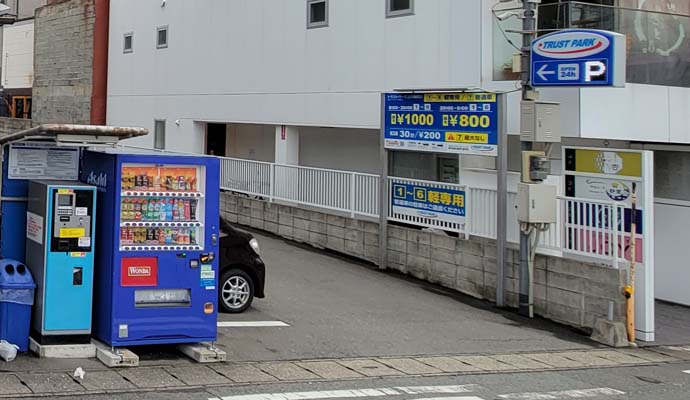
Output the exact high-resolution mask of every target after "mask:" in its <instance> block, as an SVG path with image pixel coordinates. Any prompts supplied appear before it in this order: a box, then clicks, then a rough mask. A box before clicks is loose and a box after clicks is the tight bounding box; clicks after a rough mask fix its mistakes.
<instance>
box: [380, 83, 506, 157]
mask: <svg viewBox="0 0 690 400" xmlns="http://www.w3.org/2000/svg"><path fill="white" fill-rule="evenodd" d="M384 113H385V115H384V119H385V126H384V132H385V133H384V135H385V142H384V145H385V147H386V148H388V149H394V150H410V151H426V152H434V153H452V154H473V155H485V156H487V155H488V156H495V155H497V154H498V150H497V147H498V102H497V98H496V94H494V93H426V94H416V93H388V94H386V95H385V105H384Z"/></svg>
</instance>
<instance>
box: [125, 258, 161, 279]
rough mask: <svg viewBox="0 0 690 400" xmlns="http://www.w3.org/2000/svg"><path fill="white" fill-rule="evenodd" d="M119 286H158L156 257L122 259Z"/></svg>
mask: <svg viewBox="0 0 690 400" xmlns="http://www.w3.org/2000/svg"><path fill="white" fill-rule="evenodd" d="M120 284H121V285H122V286H156V285H158V259H157V258H156V257H129V258H123V259H122V270H121V277H120Z"/></svg>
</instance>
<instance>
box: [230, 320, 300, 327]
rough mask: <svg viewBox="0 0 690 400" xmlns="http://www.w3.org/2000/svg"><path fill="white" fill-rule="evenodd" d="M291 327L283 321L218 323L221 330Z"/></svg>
mask: <svg viewBox="0 0 690 400" xmlns="http://www.w3.org/2000/svg"><path fill="white" fill-rule="evenodd" d="M276 326H290V325H289V324H286V323H285V322H283V321H218V327H219V328H270V327H276Z"/></svg>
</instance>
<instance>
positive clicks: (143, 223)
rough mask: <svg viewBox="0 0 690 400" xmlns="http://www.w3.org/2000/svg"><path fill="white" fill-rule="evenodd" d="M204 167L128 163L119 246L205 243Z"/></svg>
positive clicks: (172, 248) (195, 245) (156, 247)
mask: <svg viewBox="0 0 690 400" xmlns="http://www.w3.org/2000/svg"><path fill="white" fill-rule="evenodd" d="M204 174H205V171H204V166H179V165H175V166H171V165H150V164H148V165H145V164H141V165H137V164H123V165H122V171H121V177H122V178H121V179H122V182H121V185H120V187H121V188H122V193H121V195H120V250H122V251H150V250H163V251H177V250H198V249H201V248H203V246H204V229H203V228H204V221H203V215H204V206H205V203H204V200H205V197H204V194H203V193H204V191H205V188H204V187H203V183H204V180H203V179H201V177H202V176H204Z"/></svg>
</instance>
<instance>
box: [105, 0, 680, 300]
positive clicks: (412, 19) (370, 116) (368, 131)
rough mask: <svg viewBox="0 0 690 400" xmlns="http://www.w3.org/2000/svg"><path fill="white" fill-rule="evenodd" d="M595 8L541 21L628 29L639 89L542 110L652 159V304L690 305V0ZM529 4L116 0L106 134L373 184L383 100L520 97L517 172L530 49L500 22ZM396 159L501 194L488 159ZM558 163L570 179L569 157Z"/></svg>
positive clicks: (428, 174) (514, 25)
mask: <svg viewBox="0 0 690 400" xmlns="http://www.w3.org/2000/svg"><path fill="white" fill-rule="evenodd" d="M554 3H555V4H554ZM585 3H592V5H591V7H589V6H587V5H584V6H580V7H579V8H578V7H570V8H569V6H570V4H569V2H560V3H559V2H558V1H556V0H554V1H548V0H544V1H543V2H542V7H541V8H542V10H543V11H542V17H541V23H542V24H544V25H545V26H546V27H547V28H549V27H558V28H562V27H565V26H563V25H564V24H567V25H568V26H572V27H590V28H603V29H611V30H618V31H623V32H622V33H626V34H627V35H628V37H629V46H630V48H629V50H630V53H631V54H637V56H636V57H632V56H631V57H629V64H630V65H632V68H633V69H629V74H630V76H629V78H630V79H629V81H630V83H629V84H628V85H627V87H626V88H625V89H549V90H542V91H541V99H542V100H550V101H559V102H561V103H562V114H563V125H562V131H563V133H564V136H567V138H566V139H565V141H564V142H566V143H567V144H571V145H582V146H595V147H602V148H605V147H617V148H636V149H649V150H654V151H655V157H656V159H657V162H656V163H657V165H656V170H657V177H656V182H657V185H656V189H657V194H656V198H655V204H656V207H655V211H656V215H657V217H656V218H657V225H656V227H657V232H656V235H655V236H656V242H657V251H656V254H657V258H656V263H657V271H659V270H660V269H661V271H662V273H661V275H659V277H658V279H657V285H662V287H661V290H659V287H658V288H657V289H658V290H657V294H659V293H661V295H660V296H659V297H661V298H664V299H666V300H671V301H675V302H679V303H684V304H690V297H688V298H685V297H684V296H687V295H683V294H680V293H675V291H677V290H678V288H673V287H672V286H673V282H672V281H673V280H674V279H673V278H675V277H679V276H682V278H680V279H682V281H684V282H688V281H690V268H673V269H672V270H669V269H668V268H667V267H666V266H669V265H672V264H675V263H677V262H678V260H686V259H688V258H690V250H688V248H689V247H688V246H671V245H669V243H671V244H673V243H675V242H674V241H671V242H669V240H672V239H673V238H677V237H679V236H678V235H680V231H681V230H682V229H683V228H684V226H685V223H684V222H683V223H680V222H679V221H685V222H688V223H690V189H688V187H690V185H688V183H690V146H688V145H690V112H689V110H690V59H688V57H690V23H689V22H688V21H690V18H689V17H686V16H684V15H690V10H689V9H687V8H688V5H687V1H680V0H615V1H614V0H610V1H608V0H601V1H588V2H585ZM518 6H519V4H518V3H517V2H513V3H512V4H511V3H499V2H498V0H464V1H458V0H416V1H415V0H405V1H402V0H232V1H228V0H205V1H204V2H203V5H201V4H200V3H199V2H191V1H185V0H168V1H167V2H164V3H161V2H158V1H146V2H142V1H140V0H119V1H117V2H112V3H111V16H110V51H109V81H108V124H110V125H126V126H142V127H147V128H149V129H150V130H151V131H152V132H154V134H153V135H149V136H148V137H145V138H141V139H137V140H136V141H134V143H132V144H136V145H142V146H146V147H157V148H161V149H166V150H172V151H184V152H194V153H209V154H215V155H220V156H226V157H233V158H243V159H250V160H257V161H267V162H276V163H280V164H292V165H302V166H309V167H319V168H331V169H342V170H348V171H356V172H366V173H378V172H379V170H380V166H379V136H380V134H379V127H380V118H381V116H380V94H381V93H382V92H387V91H392V90H396V89H460V88H483V89H486V90H500V91H513V93H512V94H511V95H510V97H509V110H508V115H509V133H510V134H511V138H510V140H509V146H510V160H509V163H510V168H511V170H513V171H517V170H518V169H519V147H520V146H519V139H518V136H517V134H518V133H519V115H518V114H519V97H520V95H519V93H518V92H516V89H517V88H518V85H517V82H516V80H515V79H516V77H515V75H513V74H512V73H511V71H510V68H508V67H507V65H508V64H509V61H510V59H511V57H512V55H513V54H514V53H515V52H516V50H515V49H514V48H513V47H511V45H510V43H509V40H512V41H514V43H519V37H518V36H516V35H514V34H510V33H506V32H505V31H506V30H510V29H518V28H519V23H520V21H519V20H518V19H515V18H510V16H509V15H508V16H505V15H502V18H501V19H504V21H501V22H498V18H496V14H497V13H496V12H495V11H494V9H495V8H496V7H498V8H500V9H501V10H504V9H509V8H511V7H518ZM611 7H617V8H611ZM133 10H136V11H135V12H133ZM638 10H642V11H638ZM672 71H675V72H677V73H678V74H677V75H673V74H671V73H670V72H672ZM630 72H632V73H630ZM675 72H674V73H675ZM392 159H393V162H392V165H391V167H392V169H391V171H392V172H391V173H392V174H393V175H402V176H404V177H408V178H416V179H427V180H442V179H446V180H447V179H449V178H448V177H450V180H457V181H459V182H462V183H463V184H470V183H471V184H477V185H489V186H490V185H495V172H494V171H493V168H494V161H493V159H487V158H477V157H463V158H462V159H459V158H458V157H449V156H440V155H439V156H436V155H419V154H410V153H407V154H406V153H400V154H394V155H393V157H392ZM553 164H554V174H556V175H559V174H560V173H561V171H560V152H559V151H555V152H554V163H553ZM449 169H451V170H452V169H455V170H456V171H457V173H456V174H452V173H451V174H448V173H447V171H448V170H449ZM516 181H517V176H516V175H512V176H511V182H513V185H514V184H515V182H516ZM454 183H458V182H454ZM664 268H666V269H665V270H664ZM669 271H670V272H669ZM669 279H670V281H669ZM665 286H668V287H665ZM672 292H673V293H672Z"/></svg>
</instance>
